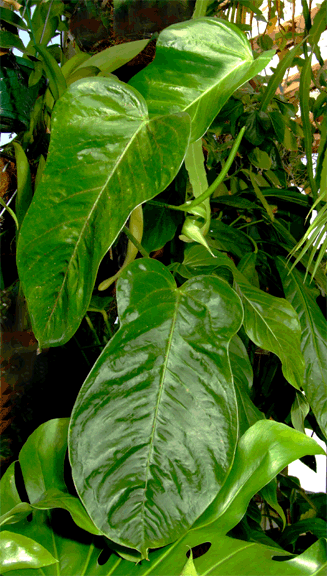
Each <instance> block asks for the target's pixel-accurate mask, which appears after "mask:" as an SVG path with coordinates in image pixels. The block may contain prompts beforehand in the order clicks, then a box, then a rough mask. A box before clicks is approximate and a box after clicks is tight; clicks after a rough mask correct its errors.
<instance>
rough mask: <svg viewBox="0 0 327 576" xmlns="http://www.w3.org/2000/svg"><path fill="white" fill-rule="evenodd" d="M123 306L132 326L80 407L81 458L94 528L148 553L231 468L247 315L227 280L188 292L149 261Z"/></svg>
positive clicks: (77, 443) (80, 484)
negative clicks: (231, 352) (240, 341)
mask: <svg viewBox="0 0 327 576" xmlns="http://www.w3.org/2000/svg"><path fill="white" fill-rule="evenodd" d="M117 298H118V312H119V317H120V322H121V328H120V330H119V331H118V332H117V333H116V335H115V336H114V337H113V338H112V340H111V341H110V343H109V344H108V345H107V347H106V348H105V350H104V351H103V353H102V354H101V356H100V358H99V360H98V361H97V363H96V364H95V366H94V368H93V370H92V371H91V373H90V375H89V377H88V378H87V380H86V382H85V383H84V385H83V387H82V389H81V391H80V393H79V396H78V398H77V400H76V403H75V406H74V409H73V413H72V418H71V426H70V434H69V449H70V461H71V465H72V471H73V478H74V482H75V485H76V488H77V491H78V493H79V496H80V497H81V499H82V502H83V503H84V505H85V507H86V509H87V511H88V513H89V515H90V516H91V518H92V520H93V522H94V523H95V525H96V526H97V527H98V528H99V529H100V530H102V531H103V532H104V533H105V534H106V535H107V536H108V537H109V538H111V539H112V540H114V541H115V542H117V543H119V544H122V545H124V546H128V547H131V548H136V549H138V550H140V552H141V553H142V555H143V556H144V557H145V556H146V555H147V549H148V548H153V547H157V546H163V545H165V544H168V543H169V542H172V541H174V540H175V539H176V538H178V537H179V536H180V535H181V534H183V533H184V532H186V530H187V529H188V528H189V527H190V526H191V525H192V523H193V522H194V521H195V520H196V518H197V517H198V516H199V514H201V513H202V512H203V511H204V510H205V508H206V507H207V506H208V505H209V504H210V502H211V501H212V500H213V498H214V497H215V496H216V494H217V492H218V490H219V489H220V488H221V486H222V485H223V484H224V482H225V479H226V476H227V474H228V472H229V470H230V467H231V465H232V462H233V457H234V450H235V444H236V440H237V406H236V398H235V392H234V388H233V381H232V375H231V371H230V366H229V359H228V344H229V341H230V339H231V338H232V336H233V335H234V334H235V332H236V331H237V330H238V329H239V327H240V324H241V321H242V308H241V304H240V301H239V299H238V297H237V295H236V293H235V292H234V291H233V289H232V288H231V287H230V286H229V285H228V284H227V283H226V282H225V281H223V280H221V279H219V278H215V277H209V276H203V277H197V278H194V279H192V280H189V281H188V282H186V283H185V284H184V285H183V286H182V287H181V288H180V289H177V287H176V285H175V282H174V280H173V278H172V276H171V275H170V274H169V272H168V271H167V269H166V268H165V267H164V266H163V265H162V264H161V263H159V262H157V261H156V260H150V259H145V260H142V261H140V260H137V261H135V262H133V263H132V264H131V265H130V266H129V267H128V268H127V269H126V271H125V272H123V274H122V276H121V278H120V280H119V281H118V286H117ZM200 455H201V456H200Z"/></svg>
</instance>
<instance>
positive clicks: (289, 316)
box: [234, 271, 304, 390]
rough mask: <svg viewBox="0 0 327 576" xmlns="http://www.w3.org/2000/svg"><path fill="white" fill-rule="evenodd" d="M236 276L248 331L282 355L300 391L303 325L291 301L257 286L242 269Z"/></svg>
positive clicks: (290, 379)
mask: <svg viewBox="0 0 327 576" xmlns="http://www.w3.org/2000/svg"><path fill="white" fill-rule="evenodd" d="M234 278H235V283H236V290H237V292H238V294H239V295H240V296H241V299H242V302H243V307H244V329H245V332H246V333H247V335H248V336H249V338H251V340H252V341H253V342H254V343H255V344H257V346H260V347H261V348H263V349H264V350H269V351H270V352H273V353H274V354H276V356H278V358H279V359H280V360H281V362H282V370H283V374H284V376H285V378H286V380H288V382H289V383H290V384H292V386H294V388H297V389H298V390H300V388H301V386H302V385H303V373H304V359H303V355H302V352H301V348H300V336H301V327H300V322H299V319H298V316H297V314H296V312H295V310H294V308H293V307H292V306H291V304H290V303H289V302H287V300H284V299H283V298H276V297H275V296H271V295H270V294H267V293H266V292H263V291H262V290H259V289H258V288H255V286H253V285H251V284H249V283H248V282H247V280H246V279H245V278H244V276H243V275H242V274H240V272H238V271H236V272H234Z"/></svg>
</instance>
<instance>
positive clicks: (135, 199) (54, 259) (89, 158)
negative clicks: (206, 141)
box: [17, 78, 190, 346]
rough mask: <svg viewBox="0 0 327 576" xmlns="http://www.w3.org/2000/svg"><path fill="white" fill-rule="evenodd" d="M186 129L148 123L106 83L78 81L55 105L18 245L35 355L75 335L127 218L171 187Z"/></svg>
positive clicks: (135, 98) (168, 119)
mask: <svg viewBox="0 0 327 576" xmlns="http://www.w3.org/2000/svg"><path fill="white" fill-rule="evenodd" d="M189 129H190V128H189V117H188V116H187V114H171V115H168V116H165V117H160V118H158V117H157V118H153V119H152V120H149V119H148V115H147V106H146V103H145V101H144V99H143V98H142V96H140V95H139V94H138V93H137V92H136V90H134V88H131V87H130V86H127V85H126V84H123V83H122V82H120V81H119V80H116V79H114V78H110V79H109V78H92V79H90V78H89V79H87V80H81V81H79V82H76V83H74V84H73V85H71V86H70V87H69V88H68V90H67V91H66V92H65V94H64V95H63V96H62V98H60V100H59V101H58V103H57V105H56V107H55V113H54V117H53V121H52V134H51V142H50V148H49V155H48V160H47V164H46V167H45V170H44V172H43V175H42V179H41V183H40V184H39V186H38V189H37V191H36V194H35V197H34V199H33V202H32V204H31V206H30V209H29V211H28V213H27V215H26V217H25V219H24V223H23V226H22V230H21V233H20V237H19V242H18V256H17V258H18V270H19V275H20V279H21V281H22V284H23V289H24V293H25V295H26V298H27V301H28V309H29V312H30V315H31V319H32V325H33V330H34V332H35V335H36V337H37V338H38V340H39V343H40V345H41V346H50V345H52V346H56V345H61V344H63V343H64V342H67V340H69V338H71V336H72V335H73V334H74V332H75V331H76V330H77V328H78V326H79V324H80V322H81V319H82V317H83V315H84V314H85V312H86V310H87V307H88V305H89V302H90V299H91V294H92V289H93V286H94V282H95V277H96V274H97V270H98V267H99V264H100V261H101V260H102V258H103V256H104V254H105V253H106V251H107V250H108V248H109V247H110V245H111V244H112V243H113V241H114V240H115V238H116V237H117V235H118V233H119V232H120V230H121V228H122V227H123V225H124V223H125V222H126V220H127V218H128V216H129V214H130V213H131V211H132V210H133V209H134V208H135V207H136V206H138V205H139V204H141V203H142V202H144V201H145V200H149V199H150V198H153V197H154V196H155V195H156V194H158V193H159V192H161V191H162V190H163V189H165V188H166V187H167V186H168V184H169V183H170V182H171V180H172V179H173V178H174V176H175V175H176V173H177V172H178V169H179V167H180V165H181V163H182V161H183V158H184V155H185V151H186V148H187V145H188V139H189Z"/></svg>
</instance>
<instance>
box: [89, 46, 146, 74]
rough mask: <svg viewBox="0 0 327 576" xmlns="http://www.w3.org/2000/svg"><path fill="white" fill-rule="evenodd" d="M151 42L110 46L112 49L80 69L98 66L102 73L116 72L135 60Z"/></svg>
mask: <svg viewBox="0 0 327 576" xmlns="http://www.w3.org/2000/svg"><path fill="white" fill-rule="evenodd" d="M149 42H150V40H149V39H145V40H135V41H134V42H126V43H124V44H116V45H115V46H110V48H106V49H105V50H102V51H101V52H99V53H98V54H95V55H94V56H92V57H91V58H90V59H89V60H88V61H87V62H83V63H82V64H79V66H78V69H81V68H84V66H96V67H97V68H100V70H102V71H105V72H114V70H117V68H120V67H121V66H123V65H124V64H126V63H127V62H130V60H132V59H133V58H135V56H137V55H138V54H139V53H140V52H142V50H144V48H145V47H146V46H147V44H148V43H149Z"/></svg>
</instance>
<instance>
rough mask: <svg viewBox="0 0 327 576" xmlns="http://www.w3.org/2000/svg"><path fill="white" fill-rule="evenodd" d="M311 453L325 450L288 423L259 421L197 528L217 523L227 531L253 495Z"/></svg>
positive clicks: (241, 443) (246, 436)
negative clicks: (291, 464) (296, 461)
mask: <svg viewBox="0 0 327 576" xmlns="http://www.w3.org/2000/svg"><path fill="white" fill-rule="evenodd" d="M309 454H311V455H314V454H324V450H323V449H322V448H321V447H320V446H319V444H317V442H315V440H313V439H312V438H309V437H308V436H304V435H303V434H302V433H301V432H298V431H297V430H293V429H292V428H290V427H289V426H286V425H285V424H280V423H279V422H274V421H273V420H259V421H258V422H256V424H254V425H253V426H251V428H249V429H248V430H247V431H246V432H245V434H244V435H243V436H242V438H241V439H240V441H239V443H238V447H237V450H236V454H235V459H234V463H233V467H232V470H231V472H230V474H229V476H228V478H227V481H226V483H225V484H224V486H223V487H222V489H221V490H220V492H219V494H218V496H217V497H216V499H215V500H214V501H213V502H212V504H211V505H210V506H209V507H208V508H207V510H206V511H205V512H204V513H203V514H202V516H200V517H199V519H198V520H197V521H196V522H195V524H194V528H196V527H200V526H204V525H207V524H211V523H214V526H215V529H216V533H217V534H219V533H220V534H226V533H227V532H229V530H231V529H232V528H233V527H234V526H236V524H237V523H238V522H239V521H240V520H241V518H242V517H243V516H244V514H245V512H246V510H247V507H248V504H249V502H250V500H251V498H252V496H254V494H256V493H257V492H259V490H261V489H262V488H263V487H264V486H266V484H268V483H269V482H270V481H271V480H272V479H273V478H275V476H277V474H278V473H279V472H281V470H283V468H285V466H287V465H288V464H290V463H291V462H293V461H294V460H297V459H298V458H301V457H302V456H304V455H309ZM249 462H251V466H250V467H249Z"/></svg>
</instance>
